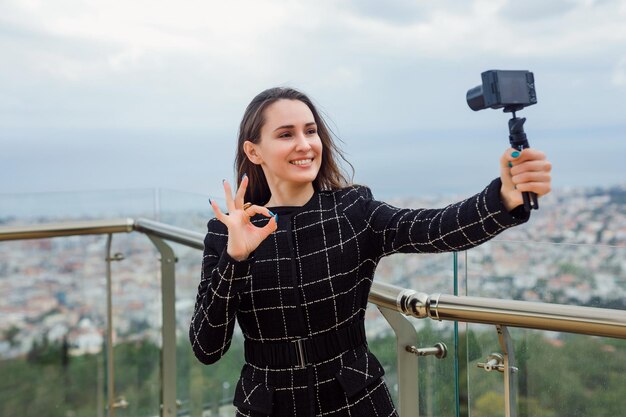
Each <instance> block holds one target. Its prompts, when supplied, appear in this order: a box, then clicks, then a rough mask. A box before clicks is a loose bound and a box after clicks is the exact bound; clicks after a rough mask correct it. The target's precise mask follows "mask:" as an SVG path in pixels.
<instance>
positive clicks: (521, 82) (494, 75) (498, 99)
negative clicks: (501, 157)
mask: <svg viewBox="0 0 626 417" xmlns="http://www.w3.org/2000/svg"><path fill="white" fill-rule="evenodd" d="M480 75H481V77H482V79H483V83H482V85H479V86H476V87H474V88H472V89H471V90H468V91H467V95H466V99H467V104H468V105H469V106H470V108H471V109H472V110H474V111H477V110H482V109H486V108H492V109H501V108H503V107H504V111H505V112H507V113H512V116H513V117H512V118H511V120H509V143H510V144H511V147H512V148H514V149H517V150H518V151H522V150H524V149H526V148H529V147H530V145H529V144H528V138H527V137H526V132H524V123H525V122H526V118H524V117H521V118H518V117H517V116H516V115H515V113H516V112H517V111H519V110H522V109H523V108H524V107H526V106H532V105H533V104H537V93H536V92H535V76H534V75H533V73H532V72H530V71H502V70H490V71H485V72H483V73H482V74H480ZM522 198H523V199H524V209H525V210H526V211H531V210H532V209H535V210H536V209H538V208H539V202H538V200H537V194H535V193H531V192H528V191H525V192H523V193H522Z"/></svg>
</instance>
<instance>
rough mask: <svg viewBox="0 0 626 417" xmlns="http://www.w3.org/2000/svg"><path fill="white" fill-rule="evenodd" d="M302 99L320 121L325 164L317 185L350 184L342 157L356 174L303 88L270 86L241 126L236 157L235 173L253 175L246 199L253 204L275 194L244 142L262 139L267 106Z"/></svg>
mask: <svg viewBox="0 0 626 417" xmlns="http://www.w3.org/2000/svg"><path fill="white" fill-rule="evenodd" d="M281 99H285V100H299V101H301V102H303V103H304V104H306V105H307V107H308V108H309V109H310V110H311V113H313V117H314V119H315V123H316V124H317V134H318V136H319V137H320V139H321V141H322V152H323V157H322V164H321V166H320V170H319V172H318V174H317V177H316V178H315V180H313V188H314V189H315V190H316V191H319V190H337V189H340V188H343V187H346V186H348V185H349V184H350V183H351V181H350V180H348V175H347V173H346V172H345V170H344V169H343V167H341V166H340V164H338V160H339V159H342V160H343V161H344V162H345V163H347V164H348V165H349V166H350V168H351V171H352V174H353V175H354V167H353V166H352V164H350V162H348V161H347V160H346V158H345V157H344V155H343V153H342V151H341V149H339V147H338V146H337V145H336V144H335V142H334V140H333V136H335V135H334V134H333V132H332V131H331V130H330V129H329V128H328V126H326V123H325V122H324V119H323V118H322V116H321V115H320V113H319V112H318V111H317V109H316V108H315V106H314V105H313V102H312V101H311V100H310V99H309V98H308V97H307V96H306V95H305V94H303V93H301V92H300V91H297V90H294V89H293V88H286V87H275V88H270V89H267V90H265V91H263V92H261V93H260V94H258V95H257V96H256V97H255V98H253V99H252V101H251V102H250V104H248V107H247V108H246V111H245V112H244V114H243V119H242V120H241V124H240V126H239V139H238V140H237V155H236V157H235V174H236V177H235V178H237V179H240V178H241V177H242V176H243V174H244V173H245V174H247V175H248V178H249V182H248V188H247V189H246V195H245V197H244V198H245V201H246V202H251V203H253V204H260V205H262V204H265V203H267V202H268V201H269V199H270V197H271V192H270V188H269V185H268V184H267V179H266V178H265V173H264V172H263V169H262V168H261V166H260V165H256V164H253V163H252V162H251V161H250V160H249V159H248V157H247V156H246V153H245V152H244V151H243V144H244V142H245V141H247V140H249V141H250V142H252V143H259V141H260V140H261V128H262V127H263V125H264V124H265V116H264V111H265V109H266V108H267V107H268V106H269V105H271V104H272V103H274V102H275V101H277V100H281Z"/></svg>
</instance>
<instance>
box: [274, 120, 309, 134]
mask: <svg viewBox="0 0 626 417" xmlns="http://www.w3.org/2000/svg"><path fill="white" fill-rule="evenodd" d="M316 124H317V123H315V122H309V123H307V124H305V125H304V127H309V126H315V125H316ZM294 127H295V126H294V125H282V126H278V127H277V128H276V129H274V132H276V131H277V130H279V129H293V128H294Z"/></svg>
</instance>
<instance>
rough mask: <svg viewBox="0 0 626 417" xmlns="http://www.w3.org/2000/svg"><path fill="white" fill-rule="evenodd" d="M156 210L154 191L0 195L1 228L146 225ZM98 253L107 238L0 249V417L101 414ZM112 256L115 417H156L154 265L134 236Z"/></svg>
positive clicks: (102, 309) (102, 307) (118, 242)
mask: <svg viewBox="0 0 626 417" xmlns="http://www.w3.org/2000/svg"><path fill="white" fill-rule="evenodd" d="M155 207H157V205H156V204H155V193H154V192H153V191H152V190H130V191H121V190H120V191H105V192H96V191H94V192H76V193H74V192H67V193H36V194H10V195H9V194H4V195H2V196H1V198H0V224H2V225H6V226H17V225H26V224H37V223H50V222H63V221H74V220H91V219H110V218H119V217H150V218H154V217H155ZM105 247H106V236H74V237H64V238H54V239H41V240H25V241H15V242H1V243H0V286H2V289H1V293H2V294H3V297H2V299H1V300H0V316H2V317H3V320H2V324H0V326H4V327H2V328H1V329H0V360H1V365H0V366H1V367H2V369H0V372H1V373H2V375H11V377H10V378H9V386H10V388H7V389H1V390H0V395H2V396H6V397H7V398H2V399H0V404H1V405H0V407H2V408H3V409H2V410H1V411H0V415H3V416H5V415H20V416H23V415H57V414H58V415H63V416H66V415H76V416H80V415H90V416H93V415H96V416H99V415H103V413H105V414H106V407H107V401H108V399H107V397H106V396H107V378H108V376H109V375H108V373H107V361H108V357H107V354H106V352H107V349H106V348H107V344H106V336H107V333H106V314H107V312H106V262H105V256H106V255H105ZM115 252H121V253H122V254H123V255H124V257H125V259H124V260H123V261H121V262H113V263H112V272H113V324H114V332H115V335H114V340H115V349H114V350H115V355H114V357H115V360H114V365H115V367H114V372H115V374H116V376H117V378H115V390H116V394H115V398H114V400H115V402H117V403H118V404H119V405H120V406H121V407H120V408H116V414H117V415H120V416H124V415H133V416H136V415H158V413H159V391H160V381H159V378H160V376H159V373H158V370H159V349H160V320H161V319H160V317H161V312H160V292H159V291H160V282H159V279H158V275H157V270H158V267H159V262H158V259H157V256H156V251H155V250H154V246H153V245H152V244H151V242H150V241H149V239H148V238H147V237H146V236H143V235H140V234H133V235H126V234H118V235H115V236H114V237H113V248H112V253H115ZM5 294H8V296H5ZM7 326H8V327H7ZM43 337H45V338H47V339H48V342H45V340H44V339H41V338H43ZM65 339H66V340H67V342H64V340H65ZM17 343H20V345H19V346H17V345H16V344H17ZM57 351H58V352H57ZM50 352H52V353H50ZM59 352H60V353H59ZM51 355H52V356H51ZM59 355H61V358H64V359H62V360H61V359H59ZM39 357H43V358H44V359H36V360H35V359H33V358H39ZM42 361H43V362H42ZM59 361H61V362H59ZM5 370H6V373H5ZM29 372H30V373H29ZM37 373H40V374H41V375H42V376H41V378H36V377H31V376H32V375H34V374H37ZM6 381H7V379H5V378H2V383H5V382H6ZM3 388H5V387H3ZM40 391H41V392H40ZM20 393H21V394H20ZM122 397H123V398H122ZM33 398H35V399H33ZM5 400H6V401H5ZM125 405H126V406H125ZM124 406H125V407H124Z"/></svg>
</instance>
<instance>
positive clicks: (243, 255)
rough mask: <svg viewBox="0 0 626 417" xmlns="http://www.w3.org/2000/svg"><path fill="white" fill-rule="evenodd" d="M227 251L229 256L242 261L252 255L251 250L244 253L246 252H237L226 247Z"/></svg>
mask: <svg viewBox="0 0 626 417" xmlns="http://www.w3.org/2000/svg"><path fill="white" fill-rule="evenodd" d="M226 253H227V254H228V256H230V257H231V258H233V259H234V260H235V261H237V262H242V261H245V260H247V259H248V258H249V257H250V252H248V253H244V252H239V253H238V252H235V251H231V250H230V249H226Z"/></svg>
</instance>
